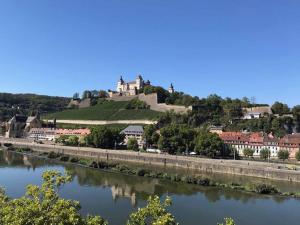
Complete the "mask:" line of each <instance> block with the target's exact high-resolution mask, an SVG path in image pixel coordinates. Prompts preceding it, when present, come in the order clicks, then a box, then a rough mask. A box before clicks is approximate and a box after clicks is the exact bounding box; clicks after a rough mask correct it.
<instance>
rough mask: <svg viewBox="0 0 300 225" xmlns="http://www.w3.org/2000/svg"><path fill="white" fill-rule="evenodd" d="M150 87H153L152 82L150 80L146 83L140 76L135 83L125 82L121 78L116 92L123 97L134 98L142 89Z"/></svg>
mask: <svg viewBox="0 0 300 225" xmlns="http://www.w3.org/2000/svg"><path fill="white" fill-rule="evenodd" d="M148 85H151V82H150V81H149V80H148V81H146V82H145V81H144V79H143V77H142V76H141V75H138V76H137V78H136V79H135V80H134V81H130V82H125V81H124V80H123V77H122V76H121V78H120V80H119V81H118V83H117V89H116V91H117V92H118V93H120V94H121V95H123V96H132V95H137V94H138V91H139V90H140V89H142V88H143V87H145V86H148Z"/></svg>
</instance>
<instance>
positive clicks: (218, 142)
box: [195, 130, 225, 158]
mask: <svg viewBox="0 0 300 225" xmlns="http://www.w3.org/2000/svg"><path fill="white" fill-rule="evenodd" d="M223 149H224V142H223V141H222V139H221V138H220V137H219V136H218V135H217V134H214V133H210V132H207V131H205V130H203V131H200V132H199V134H198V135H197V137H196V140H195V152H197V153H198V154H200V155H203V156H207V157H210V158H215V157H217V156H225V155H222V153H223Z"/></svg>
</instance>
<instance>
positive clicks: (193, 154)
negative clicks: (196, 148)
mask: <svg viewBox="0 0 300 225" xmlns="http://www.w3.org/2000/svg"><path fill="white" fill-rule="evenodd" d="M189 155H191V156H195V155H197V153H196V152H190V153H189Z"/></svg>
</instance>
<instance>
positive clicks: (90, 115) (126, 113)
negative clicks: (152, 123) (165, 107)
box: [43, 101, 160, 120]
mask: <svg viewBox="0 0 300 225" xmlns="http://www.w3.org/2000/svg"><path fill="white" fill-rule="evenodd" d="M128 104H129V102H127V101H122V102H114V101H104V102H102V103H99V104H97V105H95V106H91V107H88V108H82V109H68V110H64V111H62V112H57V113H52V114H48V115H46V116H44V117H43V118H44V119H54V118H56V119H58V120H142V119H148V120H155V119H157V118H158V116H159V114H160V113H159V112H156V111H153V110H150V109H127V106H128Z"/></svg>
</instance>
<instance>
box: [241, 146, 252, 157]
mask: <svg viewBox="0 0 300 225" xmlns="http://www.w3.org/2000/svg"><path fill="white" fill-rule="evenodd" d="M243 154H244V156H245V157H247V158H252V157H253V154H254V150H253V149H251V148H245V149H244V150H243Z"/></svg>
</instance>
